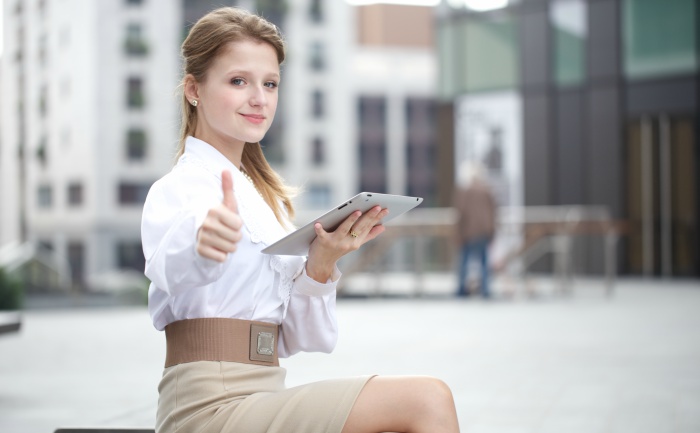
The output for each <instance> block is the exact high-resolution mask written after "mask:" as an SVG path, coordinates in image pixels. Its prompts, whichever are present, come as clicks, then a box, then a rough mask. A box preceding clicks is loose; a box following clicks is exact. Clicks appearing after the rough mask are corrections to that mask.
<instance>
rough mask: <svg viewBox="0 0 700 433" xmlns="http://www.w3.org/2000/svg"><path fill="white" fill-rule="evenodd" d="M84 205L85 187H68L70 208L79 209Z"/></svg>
mask: <svg viewBox="0 0 700 433" xmlns="http://www.w3.org/2000/svg"><path fill="white" fill-rule="evenodd" d="M82 204H83V185H82V184H80V183H71V184H69V185H68V206H69V207H78V206H80V205H82Z"/></svg>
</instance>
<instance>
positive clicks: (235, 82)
mask: <svg viewBox="0 0 700 433" xmlns="http://www.w3.org/2000/svg"><path fill="white" fill-rule="evenodd" d="M231 84H233V85H234V86H242V85H244V84H245V80H244V79H243V78H232V79H231Z"/></svg>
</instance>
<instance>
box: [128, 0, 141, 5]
mask: <svg viewBox="0 0 700 433" xmlns="http://www.w3.org/2000/svg"><path fill="white" fill-rule="evenodd" d="M142 4H143V0H126V5H127V6H141V5H142Z"/></svg>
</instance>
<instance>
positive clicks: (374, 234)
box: [363, 224, 386, 244]
mask: <svg viewBox="0 0 700 433" xmlns="http://www.w3.org/2000/svg"><path fill="white" fill-rule="evenodd" d="M385 230H386V227H384V226H383V225H382V224H379V225H377V226H374V227H372V230H370V231H369V233H368V234H367V236H366V237H365V239H364V242H363V244H364V243H365V242H369V241H371V240H372V239H374V238H376V237H377V236H379V235H380V234H382V233H384V231H385Z"/></svg>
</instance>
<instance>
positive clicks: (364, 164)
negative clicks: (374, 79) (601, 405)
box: [358, 96, 387, 193]
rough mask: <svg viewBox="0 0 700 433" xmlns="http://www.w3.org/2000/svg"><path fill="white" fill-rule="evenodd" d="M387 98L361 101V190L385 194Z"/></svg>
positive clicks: (381, 97) (374, 97)
mask: <svg viewBox="0 0 700 433" xmlns="http://www.w3.org/2000/svg"><path fill="white" fill-rule="evenodd" d="M386 105H387V104H386V98H385V97H383V96H362V97H360V99H359V101H358V110H359V113H358V119H359V122H360V124H359V128H358V129H359V139H360V145H359V152H360V155H359V160H360V167H361V168H360V176H359V178H360V188H359V190H360V191H368V192H380V193H383V192H386Z"/></svg>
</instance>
